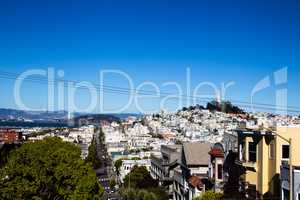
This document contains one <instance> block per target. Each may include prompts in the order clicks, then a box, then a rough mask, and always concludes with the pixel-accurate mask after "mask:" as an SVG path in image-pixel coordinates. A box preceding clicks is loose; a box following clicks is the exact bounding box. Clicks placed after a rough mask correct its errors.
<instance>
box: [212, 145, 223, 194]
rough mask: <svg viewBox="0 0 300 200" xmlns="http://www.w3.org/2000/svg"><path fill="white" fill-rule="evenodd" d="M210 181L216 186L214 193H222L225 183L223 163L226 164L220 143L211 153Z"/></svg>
mask: <svg viewBox="0 0 300 200" xmlns="http://www.w3.org/2000/svg"><path fill="white" fill-rule="evenodd" d="M209 155H210V164H209V179H210V180H211V182H212V183H213V184H214V191H215V192H221V191H222V189H223V183H224V173H223V163H224V150H223V146H222V144H220V143H217V144H215V145H214V146H213V148H212V149H211V150H210V152H209Z"/></svg>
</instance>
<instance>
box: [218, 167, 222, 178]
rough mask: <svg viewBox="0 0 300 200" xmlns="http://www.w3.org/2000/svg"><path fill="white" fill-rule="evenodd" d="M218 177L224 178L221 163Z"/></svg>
mask: <svg viewBox="0 0 300 200" xmlns="http://www.w3.org/2000/svg"><path fill="white" fill-rule="evenodd" d="M218 179H223V166H222V165H221V164H219V165H218Z"/></svg>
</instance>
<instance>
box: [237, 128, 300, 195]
mask: <svg viewBox="0 0 300 200" xmlns="http://www.w3.org/2000/svg"><path fill="white" fill-rule="evenodd" d="M237 133H238V145H239V159H240V161H241V163H242V165H243V167H244V168H245V169H246V173H245V174H244V175H243V176H242V178H243V182H244V183H245V188H246V189H247V195H248V196H253V197H254V196H257V195H262V196H266V195H267V196H272V198H279V197H280V181H279V178H280V172H281V166H282V164H283V163H286V162H288V161H289V157H290V155H289V143H288V142H286V141H285V140H283V139H282V137H284V138H286V139H289V138H291V139H292V144H295V145H293V146H292V147H293V149H292V154H293V156H292V158H293V165H295V166H299V165H300V154H299V152H300V145H297V144H300V127H296V126H294V127H292V126H286V127H277V128H276V130H249V129H240V130H237ZM279 135H280V137H279Z"/></svg>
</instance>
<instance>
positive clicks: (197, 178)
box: [173, 142, 211, 200]
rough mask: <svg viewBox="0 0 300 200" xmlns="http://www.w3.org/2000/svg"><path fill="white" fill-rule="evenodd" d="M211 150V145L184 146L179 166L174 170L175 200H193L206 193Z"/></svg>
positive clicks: (195, 144) (187, 144) (194, 144)
mask: <svg viewBox="0 0 300 200" xmlns="http://www.w3.org/2000/svg"><path fill="white" fill-rule="evenodd" d="M210 149H211V144H209V143H200V142H194V143H184V144H183V148H182V154H181V159H180V163H179V166H178V167H176V168H175V170H174V182H173V190H174V193H173V199H174V200H192V199H193V198H195V197H197V196H199V195H200V194H201V193H202V192H204V191H205V189H206V184H207V183H208V172H209V163H210V156H209V154H208V152H209V151H210ZM209 189H210V188H209Z"/></svg>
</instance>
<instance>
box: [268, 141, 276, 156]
mask: <svg viewBox="0 0 300 200" xmlns="http://www.w3.org/2000/svg"><path fill="white" fill-rule="evenodd" d="M269 150H270V152H269V158H270V159H274V158H275V144H274V142H271V143H270V147H269Z"/></svg>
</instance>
